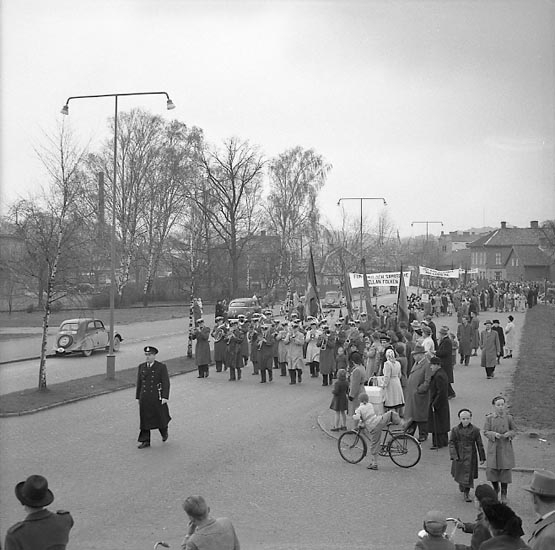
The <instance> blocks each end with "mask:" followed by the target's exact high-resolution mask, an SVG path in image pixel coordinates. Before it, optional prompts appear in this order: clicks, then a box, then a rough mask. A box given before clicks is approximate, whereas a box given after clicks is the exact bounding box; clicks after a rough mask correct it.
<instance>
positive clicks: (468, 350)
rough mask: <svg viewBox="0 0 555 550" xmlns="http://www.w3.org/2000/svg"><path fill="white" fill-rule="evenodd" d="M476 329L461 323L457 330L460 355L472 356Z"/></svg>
mask: <svg viewBox="0 0 555 550" xmlns="http://www.w3.org/2000/svg"><path fill="white" fill-rule="evenodd" d="M473 334H474V329H473V328H472V327H471V326H470V325H469V324H468V323H467V324H466V325H465V324H463V323H461V324H460V325H459V326H458V328H457V338H458V339H459V353H460V354H461V355H463V356H465V355H472V342H473Z"/></svg>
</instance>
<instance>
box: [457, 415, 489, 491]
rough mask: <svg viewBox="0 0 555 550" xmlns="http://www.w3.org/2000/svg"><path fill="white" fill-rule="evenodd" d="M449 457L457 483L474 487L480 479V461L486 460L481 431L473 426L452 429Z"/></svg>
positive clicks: (459, 426) (460, 426) (460, 425)
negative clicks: (475, 482)
mask: <svg viewBox="0 0 555 550" xmlns="http://www.w3.org/2000/svg"><path fill="white" fill-rule="evenodd" d="M449 456H450V457H451V460H452V462H451V475H452V476H453V478H454V479H455V481H456V482H457V483H459V484H460V485H463V486H465V487H472V486H473V484H474V480H475V479H478V459H479V460H480V462H483V461H484V460H486V453H485V451H484V445H483V443H482V435H481V434H480V429H479V428H477V427H476V426H473V425H472V424H469V425H468V426H463V425H462V424H458V425H457V426H455V427H454V428H452V429H451V435H450V437H449Z"/></svg>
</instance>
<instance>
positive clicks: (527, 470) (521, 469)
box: [316, 415, 538, 474]
mask: <svg viewBox="0 0 555 550" xmlns="http://www.w3.org/2000/svg"><path fill="white" fill-rule="evenodd" d="M316 421H317V422H318V426H319V427H320V429H321V430H322V431H323V432H324V433H325V434H326V435H327V436H328V437H330V438H331V439H336V440H339V436H336V435H335V434H332V433H331V432H330V431H329V430H328V428H327V427H326V426H325V424H324V422H323V420H322V415H318V416H317V418H316ZM478 469H479V470H485V469H486V467H485V466H480V465H478ZM537 469H538V468H524V467H515V468H512V471H513V472H523V473H526V474H528V473H529V474H532V473H534V472H535V471H536V470H537Z"/></svg>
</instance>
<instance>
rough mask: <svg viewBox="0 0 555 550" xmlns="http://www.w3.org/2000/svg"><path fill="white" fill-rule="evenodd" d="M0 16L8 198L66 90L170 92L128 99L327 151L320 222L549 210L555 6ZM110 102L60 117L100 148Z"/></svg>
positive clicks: (147, 0) (33, 1)
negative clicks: (383, 214) (361, 200)
mask: <svg viewBox="0 0 555 550" xmlns="http://www.w3.org/2000/svg"><path fill="white" fill-rule="evenodd" d="M1 16H2V28H1V56H2V57H1V59H2V65H1V77H2V81H1V82H2V88H1V93H2V121H1V132H2V133H1V136H2V143H1V146H2V149H1V151H2V156H1V176H2V203H3V209H2V210H3V211H4V212H5V209H6V205H8V204H9V203H11V202H13V201H14V200H15V199H16V198H17V197H18V196H25V195H26V194H28V193H32V192H34V191H36V190H37V189H38V188H39V186H40V185H41V183H43V182H44V176H43V175H42V171H41V167H40V164H39V163H38V161H37V159H36V154H35V153H34V148H35V147H37V146H40V144H41V143H43V142H44V134H45V133H53V132H55V131H56V127H57V124H58V123H59V122H60V121H61V118H62V116H63V115H61V114H60V113H59V111H60V108H61V107H62V105H63V104H64V103H65V100H66V98H67V97H68V96H74V95H88V94H102V93H116V92H117V93H120V92H121V93H124V92H140V91H159V90H163V91H167V92H168V93H169V95H170V97H171V98H172V99H173V101H174V103H175V104H176V109H175V110H174V111H166V110H165V102H164V100H163V99H162V98H161V97H159V96H158V97H157V96H154V97H150V98H145V97H139V98H137V97H135V98H123V99H121V100H120V104H119V107H120V111H122V110H127V109H131V108H133V107H142V108H145V109H148V110H150V111H151V112H154V113H160V114H162V115H163V116H164V117H166V118H177V119H178V120H180V121H182V122H185V123H186V124H188V125H196V126H199V127H201V128H202V129H203V130H204V132H205V137H206V139H207V140H208V141H209V142H211V143H215V144H218V143H221V142H222V141H223V140H224V139H226V138H229V137H231V136H238V137H240V138H243V139H248V140H249V141H250V142H251V143H253V144H257V145H259V146H260V147H261V149H262V150H263V151H264V152H265V154H266V155H268V156H273V155H277V154H279V153H280V152H282V151H284V150H285V149H287V148H290V147H294V146H297V145H300V146H302V147H304V148H314V149H315V150H316V151H317V152H318V153H320V154H321V155H323V156H324V157H325V159H326V160H327V161H328V162H329V163H331V164H332V165H333V169H332V171H331V173H330V175H329V178H328V181H327V183H326V186H325V188H324V189H323V191H322V193H321V195H320V207H321V209H322V212H323V217H324V221H325V220H329V221H330V222H331V223H338V221H339V219H340V208H338V207H337V201H338V199H339V198H340V197H347V196H349V197H358V196H366V197H374V196H378V197H380V196H383V197H386V199H387V202H388V206H387V211H388V214H389V216H390V218H391V220H392V221H393V223H394V224H395V225H396V226H398V228H399V231H400V234H401V236H409V235H415V234H422V233H424V232H425V227H424V226H423V225H420V226H415V227H413V228H411V222H412V221H421V220H422V221H423V220H431V221H443V223H444V226H443V228H442V227H440V226H439V225H430V232H431V233H434V234H439V232H440V231H441V230H442V229H443V230H444V231H453V230H457V229H466V228H469V227H479V226H483V225H492V226H498V225H499V223H500V222H501V221H507V222H508V223H509V224H514V225H517V226H528V225H529V222H530V221H531V220H539V221H540V222H541V221H543V220H545V219H553V218H555V163H554V158H555V155H554V147H555V146H554V143H555V139H554V98H555V78H554V67H555V61H554V60H555V53H554V49H555V48H554V44H555V4H554V2H551V1H548V0H537V1H536V0H522V1H494V0H479V1H457V0H445V1H440V0H437V1H435V2H423V1H368V0H367V1H349V0H336V1H327V2H323V1H313V2H306V1H292V2H287V1H267V2H261V1H259V2H247V1H236V2H233V1H228V2H208V1H198V2H190V1H178V0H173V1H172V0H164V1H162V0H142V1H141V0H71V1H65V0H48V1H44V0H2V1H1ZM112 115H113V100H110V99H102V100H99V99H92V100H79V101H74V102H71V103H70V116H69V117H68V118H67V121H66V122H69V123H70V124H71V128H72V130H73V131H74V132H75V133H76V134H77V135H78V136H79V138H80V139H82V140H83V141H84V142H88V141H90V142H91V145H92V146H93V147H94V146H96V145H97V144H98V143H99V142H100V141H101V140H103V139H105V138H106V137H107V136H108V135H109V129H108V125H107V119H108V118H109V117H110V116H112ZM344 205H345V210H346V211H347V212H348V213H349V214H352V215H353V216H357V218H358V215H359V208H360V207H359V204H358V203H355V202H346V203H344ZM381 208H382V207H381V206H380V203H379V202H377V201H371V202H366V203H365V204H364V215H365V217H367V218H369V219H372V218H375V217H376V216H377V214H378V213H379V211H380V210H381Z"/></svg>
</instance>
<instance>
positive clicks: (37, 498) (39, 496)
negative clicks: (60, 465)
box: [15, 475, 54, 508]
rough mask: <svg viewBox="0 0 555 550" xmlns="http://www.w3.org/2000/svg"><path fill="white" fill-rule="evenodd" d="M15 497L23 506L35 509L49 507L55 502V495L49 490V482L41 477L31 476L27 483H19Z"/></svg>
mask: <svg viewBox="0 0 555 550" xmlns="http://www.w3.org/2000/svg"><path fill="white" fill-rule="evenodd" d="M15 496H16V497H17V500H19V502H21V504H25V505H26V506H31V507H33V508H41V507H42V506H48V505H49V504H50V503H51V502H52V501H53V500H54V495H53V494H52V491H51V490H50V489H49V488H48V481H46V478H45V477H43V476H39V475H32V476H29V477H28V478H27V479H26V480H25V481H21V482H19V483H18V484H17V485H16V486H15Z"/></svg>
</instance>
